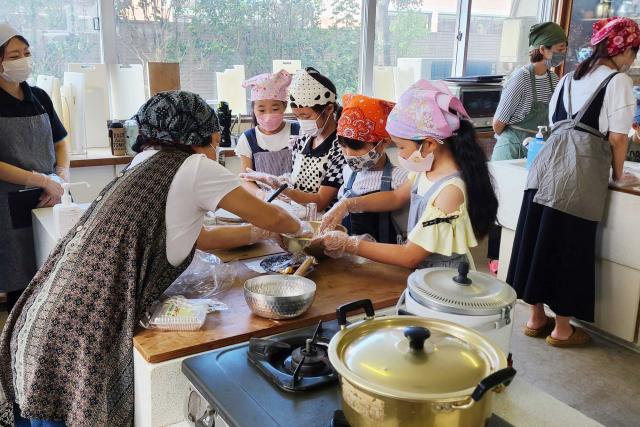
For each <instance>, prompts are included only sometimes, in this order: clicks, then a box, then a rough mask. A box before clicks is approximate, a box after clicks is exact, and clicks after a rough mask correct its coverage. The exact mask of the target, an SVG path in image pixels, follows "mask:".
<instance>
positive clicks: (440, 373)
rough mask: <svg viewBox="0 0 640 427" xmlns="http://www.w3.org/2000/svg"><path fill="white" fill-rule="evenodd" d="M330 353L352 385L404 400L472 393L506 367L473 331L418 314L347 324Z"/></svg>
mask: <svg viewBox="0 0 640 427" xmlns="http://www.w3.org/2000/svg"><path fill="white" fill-rule="evenodd" d="M329 354H330V356H329V357H330V360H331V363H332V364H333V366H334V368H335V369H336V370H337V372H338V373H339V374H340V375H342V376H343V377H345V378H347V379H348V380H349V381H350V382H352V383H354V384H356V385H359V386H360V387H362V388H364V389H365V390H368V391H371V392H373V393H377V394H380V395H384V396H388V397H393V398H399V399H407V400H430V399H442V398H453V397H455V398H459V397H461V396H467V395H470V394H471V393H472V392H473V389H474V388H475V387H476V386H477V385H478V383H479V382H480V381H481V380H482V379H484V378H485V377H487V376H488V375H489V374H491V373H492V372H493V371H495V370H497V369H499V368H501V367H503V366H500V365H502V364H504V365H505V366H506V359H505V357H504V354H503V353H502V352H501V351H500V350H499V349H497V348H496V347H495V346H494V345H493V344H491V343H489V342H488V341H487V340H486V339H485V338H484V337H482V336H481V335H479V334H478V333H476V332H475V331H472V330H470V329H468V328H465V327H464V326H462V325H458V324H455V323H452V322H447V321H444V320H436V319H427V318H422V317H417V316H389V317H383V318H378V319H375V320H365V321H362V322H360V323H359V324H354V325H351V326H349V327H348V328H347V329H344V330H343V331H341V332H340V333H338V334H337V335H336V336H335V337H334V339H333V340H332V341H331V344H330V348H329Z"/></svg>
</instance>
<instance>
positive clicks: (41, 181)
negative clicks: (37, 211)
mask: <svg viewBox="0 0 640 427" xmlns="http://www.w3.org/2000/svg"><path fill="white" fill-rule="evenodd" d="M26 186H27V187H38V188H42V190H44V191H43V192H42V195H41V196H40V203H38V207H39V208H43V207H51V206H53V205H56V204H58V203H60V198H61V197H62V195H63V194H64V190H63V189H62V185H60V183H59V182H57V181H56V180H55V179H54V178H52V177H51V176H48V175H45V174H42V173H39V172H32V173H31V176H30V177H29V179H28V180H27V182H26Z"/></svg>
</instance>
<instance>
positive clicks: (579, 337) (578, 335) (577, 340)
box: [547, 326, 591, 348]
mask: <svg viewBox="0 0 640 427" xmlns="http://www.w3.org/2000/svg"><path fill="white" fill-rule="evenodd" d="M571 327H572V328H573V333H572V334H571V336H570V337H569V338H567V339H566V340H558V339H555V338H553V337H552V336H551V335H549V336H548V337H547V344H549V345H551V346H553V347H561V348H562V347H575V346H579V345H584V344H586V343H588V342H589V341H591V335H589V334H588V333H586V332H585V330H584V329H582V328H576V327H574V326H571Z"/></svg>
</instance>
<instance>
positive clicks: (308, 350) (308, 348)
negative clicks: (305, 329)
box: [304, 338, 314, 353]
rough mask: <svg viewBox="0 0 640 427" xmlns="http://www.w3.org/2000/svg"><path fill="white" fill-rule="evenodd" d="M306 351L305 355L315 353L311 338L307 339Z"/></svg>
mask: <svg viewBox="0 0 640 427" xmlns="http://www.w3.org/2000/svg"><path fill="white" fill-rule="evenodd" d="M304 351H305V353H311V352H313V351H314V348H313V340H312V339H310V338H307V340H306V341H305V345H304Z"/></svg>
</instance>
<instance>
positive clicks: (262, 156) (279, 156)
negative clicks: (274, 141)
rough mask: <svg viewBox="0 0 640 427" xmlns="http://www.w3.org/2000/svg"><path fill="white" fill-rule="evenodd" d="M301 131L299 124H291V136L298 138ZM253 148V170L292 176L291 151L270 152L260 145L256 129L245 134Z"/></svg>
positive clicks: (285, 149) (286, 149)
mask: <svg viewBox="0 0 640 427" xmlns="http://www.w3.org/2000/svg"><path fill="white" fill-rule="evenodd" d="M299 130H300V125H298V123H291V135H292V136H296V135H298V132H299ZM244 135H245V137H246V138H247V142H248V143H249V147H250V148H251V153H252V160H253V170H255V171H256V172H262V173H266V174H269V175H275V176H281V175H285V174H290V173H291V170H292V169H293V161H292V159H291V150H290V149H288V148H284V149H282V150H279V151H268V150H265V149H264V148H262V147H260V146H259V145H258V137H257V135H256V128H251V129H249V130H248V131H246V132H245V133H244Z"/></svg>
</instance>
